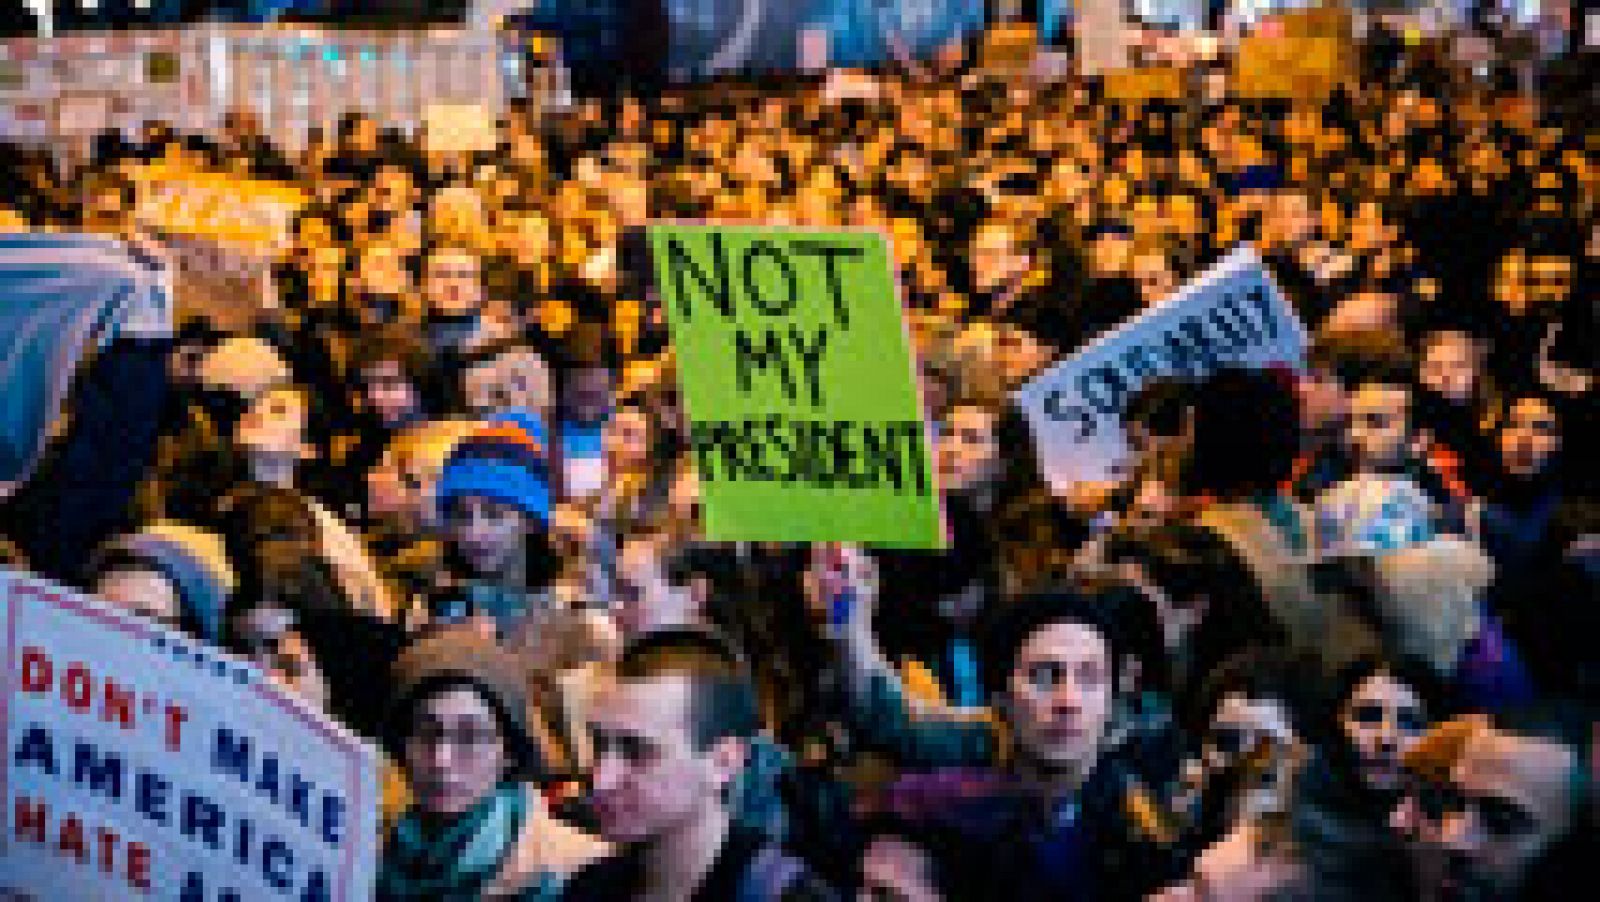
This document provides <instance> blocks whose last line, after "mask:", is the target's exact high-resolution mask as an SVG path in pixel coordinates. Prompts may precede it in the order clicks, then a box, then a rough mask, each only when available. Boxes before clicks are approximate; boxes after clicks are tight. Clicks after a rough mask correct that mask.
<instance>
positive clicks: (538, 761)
mask: <svg viewBox="0 0 1600 902" xmlns="http://www.w3.org/2000/svg"><path fill="white" fill-rule="evenodd" d="M458 689H467V690H470V691H471V692H473V693H475V694H477V696H478V697H479V698H481V699H483V701H484V703H485V704H487V705H488V706H489V710H491V711H493V712H494V721H495V726H496V727H498V728H499V730H500V740H501V741H502V742H504V743H505V747H506V757H507V758H508V759H510V763H509V764H508V765H507V769H506V773H505V774H504V775H503V777H504V778H506V779H511V780H518V779H531V778H533V777H535V776H537V775H538V774H539V773H540V772H541V771H542V770H543V767H542V758H543V756H542V755H540V754H539V750H538V748H537V747H536V746H535V745H534V742H533V739H532V737H530V736H529V735H528V732H527V730H525V729H523V728H522V727H520V726H519V725H518V721H517V719H516V718H514V717H512V716H511V712H509V711H507V710H506V706H505V703H504V702H503V701H501V699H500V698H499V696H498V695H496V694H495V693H494V692H493V691H491V690H490V689H489V688H488V687H487V686H485V685H484V684H483V683H481V682H479V681H478V680H476V679H473V678H472V677H471V676H469V675H467V674H465V673H453V672H446V673H437V674H434V675H432V676H429V677H427V678H425V679H423V680H422V681H421V682H419V683H418V684H417V685H416V686H415V687H413V688H412V690H411V691H410V692H408V693H406V695H405V696H403V697H402V698H400V699H399V700H398V701H397V702H396V703H395V706H394V709H393V711H392V719H391V720H390V721H389V722H388V724H387V726H388V729H387V730H386V731H385V732H386V737H385V738H386V739H387V742H386V743H385V745H386V746H387V747H388V749H389V751H390V754H392V755H394V756H395V760H396V761H403V760H405V759H404V757H403V750H404V748H405V740H406V739H407V738H408V737H409V736H410V733H411V729H412V726H413V725H414V724H415V722H416V717H417V709H418V708H420V707H421V706H422V704H423V702H426V701H427V700H429V699H431V698H436V697H438V696H441V695H444V694H445V693H447V692H454V691H456V690H458Z"/></svg>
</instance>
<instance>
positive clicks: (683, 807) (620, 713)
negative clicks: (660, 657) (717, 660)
mask: <svg viewBox="0 0 1600 902" xmlns="http://www.w3.org/2000/svg"><path fill="white" fill-rule="evenodd" d="M692 692H693V689H692V685H691V683H690V682H689V680H688V679H687V678H686V677H682V676H676V675H674V676H662V677H655V678H651V679H642V680H624V679H613V680H610V681H608V682H606V683H605V684H603V685H602V687H601V688H600V690H599V691H598V693H597V694H596V696H595V698H594V700H593V702H592V703H591V705H590V712H589V732H590V734H591V736H592V737H593V741H594V767H593V773H592V777H591V779H592V782H593V787H594V789H593V802H594V813H595V817H596V819H597V820H598V821H599V824H600V833H601V835H602V836H604V837H605V838H606V839H608V840H610V841H612V842H616V843H638V842H648V841H651V840H656V839H659V838H661V837H663V836H665V835H668V834H671V833H673V832H675V831H677V830H680V829H682V828H684V827H685V826H687V825H691V824H693V823H695V822H696V821H698V820H700V819H701V818H703V817H704V816H706V815H707V814H708V813H709V812H711V811H713V810H715V809H716V808H717V807H719V806H720V805H721V804H722V795H723V792H724V790H725V788H726V787H727V785H728V783H729V782H730V781H732V780H733V779H734V777H735V776H737V775H738V772H739V769H740V767H741V766H742V764H743V751H744V750H743V747H742V743H739V742H737V741H735V740H724V741H722V742H719V743H716V744H714V745H712V746H711V747H710V748H707V749H702V748H699V747H698V744H697V743H696V742H695V741H694V736H693V735H692V733H691V731H690V724H689V715H690V701H691V695H692Z"/></svg>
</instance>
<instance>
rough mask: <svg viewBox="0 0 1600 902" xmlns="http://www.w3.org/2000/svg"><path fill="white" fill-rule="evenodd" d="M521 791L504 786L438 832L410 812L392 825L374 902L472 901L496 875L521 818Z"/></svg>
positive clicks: (523, 802) (523, 800) (523, 805)
mask: <svg viewBox="0 0 1600 902" xmlns="http://www.w3.org/2000/svg"><path fill="white" fill-rule="evenodd" d="M523 792H524V790H523V788H522V787H521V786H518V785H516V784H515V783H508V784H505V785H503V786H501V787H500V788H499V789H497V790H495V791H494V792H492V793H490V794H489V795H488V797H486V798H485V799H484V800H483V801H481V802H479V803H478V804H477V805H475V806H473V807H472V808H471V809H470V810H468V811H466V812H465V813H463V814H462V815H461V816H460V817H458V818H456V819H455V820H453V821H451V822H450V823H449V824H447V825H445V826H444V827H443V829H437V828H435V829H430V828H429V827H428V826H425V825H424V823H423V818H422V815H420V814H419V813H418V812H417V811H416V810H415V809H413V810H412V811H410V812H408V813H407V814H406V815H405V817H403V818H401V819H400V822H399V823H397V824H396V825H395V828H394V831H393V833H391V834H390V836H389V843H388V845H387V846H386V847H385V848H384V850H383V861H382V865H381V867H380V868H379V871H378V898H379V899H380V900H392V902H400V900H407V899H429V900H437V902H477V900H478V899H479V898H480V897H481V896H482V894H483V890H484V887H486V886H488V885H489V884H490V883H491V882H492V881H493V880H494V878H495V876H496V875H497V874H498V873H499V871H500V866H501V863H502V862H503V861H504V860H505V857H506V853H507V852H509V851H510V849H511V846H512V844H513V843H515V842H516V840H517V837H518V835H520V834H521V832H522V824H523V822H524V820H525V819H526V817H527V813H528V811H527V809H528V799H527V797H526V796H525V795H524V794H523Z"/></svg>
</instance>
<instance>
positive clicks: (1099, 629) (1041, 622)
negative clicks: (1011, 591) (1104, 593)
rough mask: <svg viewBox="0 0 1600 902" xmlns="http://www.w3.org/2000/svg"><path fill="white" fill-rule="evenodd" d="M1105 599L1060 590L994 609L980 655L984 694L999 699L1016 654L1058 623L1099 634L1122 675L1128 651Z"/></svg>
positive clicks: (1114, 667)
mask: <svg viewBox="0 0 1600 902" xmlns="http://www.w3.org/2000/svg"><path fill="white" fill-rule="evenodd" d="M1104 601H1105V599H1103V598H1099V597H1092V596H1089V595H1085V594H1084V593H1083V592H1081V591H1076V590H1058V591H1053V592H1041V593H1037V594H1031V595H1023V596H1020V597H1018V598H1015V599H1013V600H1011V601H1010V602H1009V603H1007V604H1004V605H1000V606H998V607H996V608H994V611H995V613H994V614H993V615H992V619H991V620H990V621H989V622H988V623H987V624H986V628H985V629H984V630H983V633H984V636H983V642H982V644H981V650H982V652H981V654H980V656H979V660H980V666H981V670H982V674H981V675H982V677H983V688H984V691H985V692H986V693H987V694H989V695H990V696H996V697H997V696H1000V695H1002V694H1004V693H1005V692H1006V691H1007V688H1008V686H1009V684H1010V682H1011V671H1012V669H1013V668H1014V667H1015V665H1016V661H1017V655H1019V654H1020V653H1021V652H1022V647H1023V646H1024V645H1026V644H1027V642H1028V639H1029V638H1031V637H1032V636H1033V635H1034V634H1035V633H1037V632H1039V631H1040V630H1042V629H1044V628H1046V627H1049V626H1053V625H1055V624H1057V623H1076V624H1079V625H1080V626H1084V627H1087V628H1089V629H1091V630H1093V631H1095V632H1096V633H1098V634H1099V635H1100V638H1101V639H1102V640H1103V641H1104V642H1105V644H1106V651H1107V654H1108V657H1109V659H1110V662H1111V668H1112V671H1113V673H1114V675H1115V676H1120V675H1121V670H1122V658H1123V654H1124V652H1125V649H1124V647H1123V642H1122V639H1121V636H1119V635H1118V631H1117V628H1116V625H1115V621H1114V619H1113V617H1112V615H1111V611H1110V610H1109V609H1110V608H1111V605H1108V604H1104V603H1102V602H1104Z"/></svg>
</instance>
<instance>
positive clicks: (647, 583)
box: [612, 539, 702, 638]
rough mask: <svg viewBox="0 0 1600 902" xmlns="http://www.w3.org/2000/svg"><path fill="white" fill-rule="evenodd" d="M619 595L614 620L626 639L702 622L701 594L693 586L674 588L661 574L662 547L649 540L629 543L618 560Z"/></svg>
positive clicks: (613, 611) (617, 579) (617, 590)
mask: <svg viewBox="0 0 1600 902" xmlns="http://www.w3.org/2000/svg"><path fill="white" fill-rule="evenodd" d="M616 595H617V605H616V607H615V608H614V609H613V610H612V616H613V617H614V618H615V620H616V622H617V628H618V629H620V630H621V631H622V633H623V635H624V636H625V637H627V638H635V637H638V636H643V635H646V634H648V633H651V632H654V631H656V630H660V629H666V628H668V627H675V626H689V625H692V624H695V623H698V622H699V621H700V619H701V601H702V594H701V592H700V591H699V590H698V589H697V587H696V586H695V585H694V584H693V583H691V584H690V585H686V586H675V585H673V584H672V582H671V581H670V580H668V579H667V576H666V574H665V573H663V572H662V569H661V554H660V549H659V547H658V546H657V545H656V543H655V542H653V541H650V540H648V539H639V540H635V541H632V542H629V543H628V544H626V545H624V546H623V548H622V552H621V553H620V554H619V555H618V556H617V575H616Z"/></svg>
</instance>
